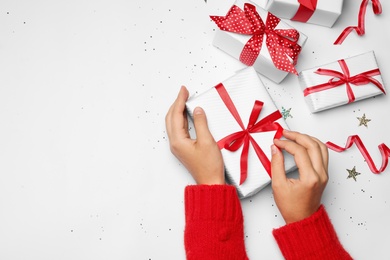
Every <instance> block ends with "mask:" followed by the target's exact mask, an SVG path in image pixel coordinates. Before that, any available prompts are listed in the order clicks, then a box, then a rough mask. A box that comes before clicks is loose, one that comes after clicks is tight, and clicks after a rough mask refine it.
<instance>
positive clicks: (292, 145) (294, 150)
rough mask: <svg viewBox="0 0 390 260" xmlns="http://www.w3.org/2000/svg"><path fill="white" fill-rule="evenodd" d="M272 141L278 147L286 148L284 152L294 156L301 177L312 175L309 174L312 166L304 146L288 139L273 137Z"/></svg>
mask: <svg viewBox="0 0 390 260" xmlns="http://www.w3.org/2000/svg"><path fill="white" fill-rule="evenodd" d="M274 143H275V145H276V146H277V147H279V148H280V149H283V150H286V152H288V153H289V154H291V155H292V156H294V160H295V163H296V164H297V167H298V170H299V174H300V177H301V178H303V179H309V178H310V177H312V176H311V174H313V170H314V167H313V165H312V162H311V159H310V156H309V154H308V152H307V150H306V148H305V147H303V146H301V145H300V144H298V143H296V142H294V141H290V140H280V139H275V140H274Z"/></svg>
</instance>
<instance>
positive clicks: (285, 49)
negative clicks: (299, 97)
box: [211, 1, 307, 83]
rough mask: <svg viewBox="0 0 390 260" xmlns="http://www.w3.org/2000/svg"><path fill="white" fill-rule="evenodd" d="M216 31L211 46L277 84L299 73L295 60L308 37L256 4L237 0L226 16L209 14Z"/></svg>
mask: <svg viewBox="0 0 390 260" xmlns="http://www.w3.org/2000/svg"><path fill="white" fill-rule="evenodd" d="M211 19H212V20H213V21H214V22H215V23H216V24H217V26H218V27H219V29H220V30H217V32H216V34H215V37H214V40H213V45H214V46H216V47H217V48H219V49H221V50H222V51H225V52H226V53H228V54H229V55H231V56H233V57H234V58H236V59H238V60H240V61H241V62H242V63H244V64H246V65H248V66H253V67H254V68H255V70H256V71H257V72H259V73H260V74H262V75H264V76H266V77H267V78H269V79H271V80H273V81H274V82H276V83H280V82H281V81H282V80H283V79H284V78H285V77H286V76H287V74H288V73H294V74H298V73H297V71H296V69H295V67H294V65H296V63H297V61H298V56H299V54H300V52H301V48H302V46H303V44H304V43H305V42H306V39H307V37H306V36H305V35H304V34H302V33H300V32H298V31H297V30H296V29H294V28H293V27H291V26H290V25H288V24H286V23H285V22H283V21H281V20H280V19H279V18H278V17H276V16H274V15H273V14H272V13H269V12H267V11H265V10H264V9H262V8H261V7H259V6H256V5H253V4H250V3H247V2H242V1H236V3H235V5H233V6H232V7H231V8H230V10H229V11H228V13H227V15H226V16H211Z"/></svg>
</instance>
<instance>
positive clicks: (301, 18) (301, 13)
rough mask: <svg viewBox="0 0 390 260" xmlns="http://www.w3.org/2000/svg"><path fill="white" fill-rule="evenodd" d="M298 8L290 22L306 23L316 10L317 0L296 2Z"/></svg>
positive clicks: (299, 0)
mask: <svg viewBox="0 0 390 260" xmlns="http://www.w3.org/2000/svg"><path fill="white" fill-rule="evenodd" d="M298 2H299V8H298V10H297V12H296V13H295V15H294V16H293V18H291V20H293V21H298V22H303V23H306V22H307V21H308V20H309V19H310V17H311V16H312V15H313V14H314V12H315V11H316V8H317V0H298Z"/></svg>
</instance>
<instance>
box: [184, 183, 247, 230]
mask: <svg viewBox="0 0 390 260" xmlns="http://www.w3.org/2000/svg"><path fill="white" fill-rule="evenodd" d="M216 209H217V210H216ZM185 211H186V222H187V223H188V222H197V221H233V222H236V221H239V222H240V221H243V216H242V211H241V204H240V200H239V199H238V195H237V191H236V188H235V187H234V186H231V185H190V186H187V187H186V189H185Z"/></svg>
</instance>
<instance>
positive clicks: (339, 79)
mask: <svg viewBox="0 0 390 260" xmlns="http://www.w3.org/2000/svg"><path fill="white" fill-rule="evenodd" d="M338 63H339V65H340V67H341V69H342V71H343V73H341V72H339V71H335V70H328V69H318V70H317V71H315V73H317V74H319V75H326V76H332V77H333V78H331V79H330V80H329V81H328V82H326V83H324V84H320V85H316V86H313V87H309V88H306V89H305V90H304V91H303V95H304V96H305V97H306V96H307V95H310V94H312V93H315V92H319V91H323V90H327V89H331V88H335V87H338V86H341V85H344V84H345V85H346V89H347V95H348V100H349V101H348V103H351V102H353V101H355V95H354V94H353V91H352V88H351V85H350V84H354V85H357V86H362V85H367V84H369V83H372V84H374V85H375V86H377V87H378V88H379V89H380V90H381V91H382V92H383V93H385V89H384V88H383V86H382V84H381V83H380V82H379V81H378V80H376V79H374V78H373V77H372V76H376V75H380V74H381V73H380V70H379V69H378V68H377V69H373V70H369V71H365V72H362V73H360V74H357V75H355V76H351V75H350V73H349V69H348V66H347V63H346V62H345V60H339V61H338Z"/></svg>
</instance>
